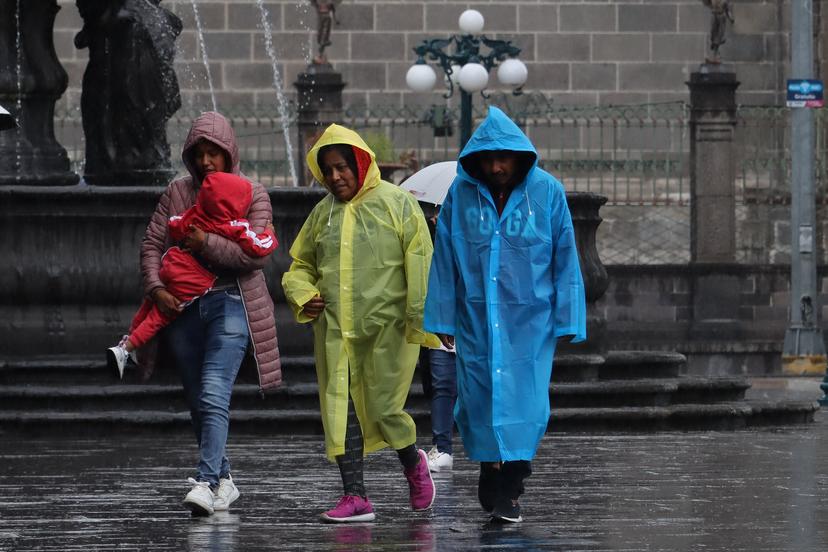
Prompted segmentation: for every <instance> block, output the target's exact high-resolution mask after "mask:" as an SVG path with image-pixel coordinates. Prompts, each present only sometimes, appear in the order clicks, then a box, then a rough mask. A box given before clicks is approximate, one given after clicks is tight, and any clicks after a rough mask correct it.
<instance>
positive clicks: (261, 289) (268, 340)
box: [138, 112, 282, 390]
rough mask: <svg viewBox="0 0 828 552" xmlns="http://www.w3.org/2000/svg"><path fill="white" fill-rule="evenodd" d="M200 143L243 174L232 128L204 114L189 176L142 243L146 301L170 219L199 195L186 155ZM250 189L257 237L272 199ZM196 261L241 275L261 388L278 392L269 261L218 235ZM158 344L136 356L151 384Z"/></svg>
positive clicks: (174, 186)
mask: <svg viewBox="0 0 828 552" xmlns="http://www.w3.org/2000/svg"><path fill="white" fill-rule="evenodd" d="M201 139H206V140H209V141H211V142H213V143H214V144H216V145H218V146H219V147H221V148H222V149H223V150H224V151H225V152H227V155H228V156H229V158H230V160H231V165H232V170H231V172H232V173H233V174H239V175H240V174H241V173H240V171H239V149H238V145H237V144H236V136H235V133H234V132H233V128H232V127H231V126H230V123H229V122H228V121H227V119H225V118H224V117H223V116H222V115H220V114H218V113H215V112H207V113H203V114H202V115H201V116H200V117H198V118H197V119H196V120H195V121H194V122H193V126H192V128H191V129H190V133H189V135H188V136H187V139H186V141H185V142H184V148H183V151H182V154H181V157H182V159H183V160H184V165H185V166H186V167H187V170H188V171H189V172H190V176H185V177H182V178H179V179H176V180H174V181H173V182H172V183H170V185H169V186H168V187H167V189H166V191H165V192H164V193H163V195H162V196H161V199H159V201H158V205H157V206H156V208H155V213H153V215H152V218H151V219H150V223H149V226H148V227H147V231H146V233H145V234H144V240H143V242H142V243H141V272H142V274H143V284H144V293H146V294H147V295H148V296H149V295H151V294H152V292H153V290H155V289H157V288H159V287H164V285H163V284H162V283H161V280H160V279H159V278H158V270H159V268H160V267H161V256H162V255H163V254H164V251H166V250H167V249H168V248H169V247H170V246H171V245H172V244H171V243H170V240H169V236H168V235H167V221H168V220H169V217H171V216H173V215H180V214H181V213H183V212H184V211H186V210H187V209H188V208H190V207H191V206H192V205H193V204H194V203H195V199H196V193H197V191H198V190H197V189H198V186H200V185H201V182H200V180H199V179H198V176H197V175H198V173H197V171H196V169H195V165H194V164H193V161H192V154H191V151H190V150H191V148H193V146H195V144H196V142H198V141H199V140H201ZM241 176H244V175H241ZM251 184H252V186H253V199H252V200H251V202H250V209H249V210H248V212H247V216H246V217H245V218H247V220H249V221H250V225H251V227H252V228H253V229H254V230H255V231H256V232H261V231H263V230H264V228H265V225H266V224H267V223H268V222H270V221H271V220H272V218H273V214H272V208H271V205H270V197H269V196H268V194H267V192H266V191H265V189H264V188H263V187H262V186H261V185H260V184H258V183H255V182H251ZM200 255H201V256H202V257H204V258H205V259H206V260H207V261H208V262H209V263H210V264H215V265H218V266H222V267H225V268H228V269H231V270H234V271H236V272H237V273H238V274H239V277H238V282H239V289H240V290H241V295H242V299H243V302H244V307H245V311H246V313H247V323H248V326H249V328H250V337H251V341H252V343H253V350H254V352H255V359H256V364H257V367H258V372H259V385H260V387H261V389H262V390H265V389H269V388H272V387H276V386H278V385H279V384H280V383H281V382H282V369H281V363H280V361H279V344H278V341H277V338H276V321H275V319H274V317H273V301H272V300H271V298H270V294H269V293H268V291H267V284H266V283H265V277H264V273H263V272H262V268H263V267H264V266H265V265H266V264H267V262H268V260H269V259H270V257H269V256H267V257H262V258H257V259H254V258H251V257H248V256H247V255H246V254H244V252H243V251H242V250H241V248H240V247H239V246H238V244H236V243H235V242H233V241H231V240H228V239H227V238H224V237H222V236H218V235H216V234H207V241H206V243H205V245H204V249H202V250H201V252H200ZM156 341H157V340H155V339H153V340H152V341H151V342H150V343H148V344H147V345H146V346H145V347H144V350H141V351H139V355H138V358H139V361H140V364H141V367H142V374H141V375H142V378H143V379H147V378H149V376H150V375H151V374H152V372H153V371H154V368H155V364H156V360H157V351H158V346H157V343H155V342H156Z"/></svg>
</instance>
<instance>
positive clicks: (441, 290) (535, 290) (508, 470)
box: [424, 107, 586, 522]
mask: <svg viewBox="0 0 828 552" xmlns="http://www.w3.org/2000/svg"><path fill="white" fill-rule="evenodd" d="M424 328H425V330H426V331H429V332H434V333H436V334H437V335H438V337H440V339H441V341H442V342H443V344H444V345H445V346H446V347H450V346H452V345H453V346H454V347H455V350H456V351H457V405H456V406H455V420H456V422H457V426H458V429H459V431H460V435H461V437H462V439H463V444H464V446H465V450H466V454H467V456H468V457H469V458H470V459H472V460H474V461H477V462H480V476H479V481H478V498H479V500H480V504H481V506H482V507H483V509H484V510H486V511H488V512H491V515H492V517H493V519H495V520H499V521H506V522H519V521H521V520H522V517H521V514H520V505H519V502H518V499H519V497H520V495H521V494H522V493H523V491H524V480H525V479H526V478H527V477H528V476H529V475H531V473H532V469H531V461H532V459H533V458H534V456H535V452H536V450H537V447H538V444H539V443H540V440H541V438H542V437H543V435H544V433H545V432H546V427H547V424H548V421H549V381H550V377H551V373H552V359H553V357H554V354H555V346H556V343H557V340H558V339H559V338H567V339H570V340H571V341H572V342H579V341H583V340H584V339H585V338H586V301H585V296H584V285H583V279H582V277H581V271H580V267H579V262H578V251H577V249H576V246H575V233H574V229H573V226H572V219H571V216H570V213H569V208H568V207H567V203H566V195H565V193H564V189H563V186H562V185H561V183H560V182H558V180H556V179H555V177H553V176H552V175H551V174H549V173H547V172H546V171H544V170H543V169H541V168H540V167H539V166H538V154H537V152H536V150H535V148H534V146H533V145H532V143H531V142H530V141H529V139H528V138H527V137H526V135H525V134H524V133H523V132H522V131H521V130H520V129H519V128H518V126H517V125H516V124H515V123H514V122H512V120H511V119H509V118H508V117H507V116H506V114H504V113H503V112H502V111H501V110H499V109H498V108H496V107H490V108H489V113H488V116H487V118H486V119H485V120H484V121H483V123H481V125H480V126H479V127H478V128H477V130H476V131H475V132H474V134H473V135H472V137H471V139H470V140H469V142H468V143H467V144H466V146H465V148H463V151H462V152H461V153H460V158H459V164H458V168H457V176H456V178H455V179H454V182H453V184H452V186H451V188H450V189H449V191H448V195H447V197H446V199H445V202H444V203H443V206H442V209H441V212H440V216H439V218H438V221H437V232H436V239H435V251H434V258H433V261H432V265H431V271H430V274H429V284H428V296H427V298H426V308H425V322H424Z"/></svg>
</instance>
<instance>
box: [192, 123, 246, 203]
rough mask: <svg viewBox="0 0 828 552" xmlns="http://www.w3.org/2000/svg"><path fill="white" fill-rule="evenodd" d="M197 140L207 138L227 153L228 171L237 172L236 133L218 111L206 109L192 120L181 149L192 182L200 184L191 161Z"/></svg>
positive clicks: (237, 151) (196, 184) (237, 150)
mask: <svg viewBox="0 0 828 552" xmlns="http://www.w3.org/2000/svg"><path fill="white" fill-rule="evenodd" d="M199 140H209V141H210V142H212V143H214V144H215V145H217V146H218V147H220V148H221V149H223V150H224V151H225V153H227V156H228V158H229V159H230V171H229V172H231V173H233V174H239V172H240V171H239V146H238V144H237V143H236V133H235V132H234V131H233V127H232V126H231V125H230V121H228V120H227V118H225V117H224V115H222V114H220V113H216V112H215V111H207V112H206V113H202V114H201V115H199V116H198V118H196V120H195V121H193V125H192V126H191V127H190V133H189V134H187V139H186V140H184V147H183V148H182V151H181V160H182V161H183V162H184V166H185V167H187V171H188V172H189V173H190V176H192V177H193V184H194V185H195V186H196V188H197V187H199V186H200V185H201V178H200V176H199V174H198V171H197V170H196V166H195V162H194V161H193V151H192V150H193V148H194V147H195V145H196V143H197V142H198V141H199Z"/></svg>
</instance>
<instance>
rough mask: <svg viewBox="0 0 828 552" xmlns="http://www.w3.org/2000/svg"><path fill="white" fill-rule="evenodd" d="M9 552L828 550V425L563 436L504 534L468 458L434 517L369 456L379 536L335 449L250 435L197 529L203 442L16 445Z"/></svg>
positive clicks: (382, 460)
mask: <svg viewBox="0 0 828 552" xmlns="http://www.w3.org/2000/svg"><path fill="white" fill-rule="evenodd" d="M2 442H3V445H2V452H1V453H0V456H1V457H2V465H3V478H2V479H0V493H2V496H3V500H2V502H0V550H3V551H6V550H9V551H11V550H15V551H18V550H19V551H47V550H61V551H72V550H84V551H88V550H153V551H163V550H215V551H256V550H282V551H286V550H418V551H428V550H479V549H486V550H505V549H513V550H647V551H656V550H660V551H665V552H666V551H670V552H674V551H685V550H706V551H728V552H738V551H750V552H759V551H774V552H776V551H791V552H793V551H796V552H808V551H814V552H817V551H824V550H826V549H828V416H826V414H825V413H824V412H822V413H818V414H817V422H816V423H815V424H811V425H808V426H797V427H786V428H768V429H758V430H749V431H735V432H690V433H679V432H674V433H646V434H576V433H564V434H550V435H547V437H546V438H545V439H544V441H543V445H542V448H541V451H540V453H539V456H538V460H537V461H536V462H535V464H534V475H533V476H532V478H531V479H530V480H529V481H530V485H529V490H528V493H527V494H526V495H524V498H523V499H522V505H523V510H524V517H525V519H526V521H525V522H524V523H523V524H520V525H517V526H506V527H504V526H497V525H490V524H488V523H487V518H486V516H485V515H484V514H483V512H482V510H480V508H479V506H478V505H477V500H476V494H475V493H476V491H475V489H476V488H475V484H476V477H477V471H476V466H475V465H474V464H473V463H471V462H470V461H468V460H466V459H465V458H464V457H463V453H462V448H460V449H459V450H457V451H456V461H455V469H454V472H453V473H451V474H450V475H440V476H438V477H436V482H437V485H438V497H437V500H436V503H435V506H434V509H433V511H432V512H429V513H413V512H411V511H410V510H409V509H408V507H407V488H406V484H405V481H404V479H403V477H402V475H401V473H400V468H399V467H398V461H397V459H396V455H395V454H393V453H392V452H389V451H384V452H380V453H378V454H374V455H372V456H371V457H369V461H368V463H367V466H366V467H367V469H366V471H367V481H366V483H367V485H368V491H369V496H370V497H371V499H372V500H373V502H374V505H375V510H376V512H377V519H376V521H375V522H374V523H370V524H360V525H352V526H331V525H324V524H322V523H319V522H318V520H317V515H318V513H319V512H320V511H322V510H323V509H326V508H328V507H330V506H331V505H333V503H334V502H335V499H336V498H337V496H336V495H337V491H338V490H339V478H338V472H337V470H336V468H335V466H333V465H330V464H327V462H326V460H325V459H324V456H323V446H322V440H321V437H319V436H314V435H309V436H293V437H289V436H280V437H275V438H272V439H269V438H261V437H253V436H234V437H233V438H232V442H231V444H230V446H229V452H230V457H231V460H232V461H233V462H234V469H233V474H234V477H235V478H236V480H237V483H238V485H239V488H240V490H241V493H242V495H241V498H240V499H239V500H238V502H236V503H235V504H234V507H233V508H232V510H231V511H230V512H229V513H224V514H217V515H215V516H213V517H209V518H191V517H190V515H189V513H188V512H187V511H186V510H184V509H183V508H182V507H181V505H180V501H181V499H182V498H183V497H184V494H185V493H186V491H187V485H186V478H187V477H188V476H190V475H192V471H191V465H192V463H193V461H194V458H195V454H196V450H195V446H194V444H193V442H192V439H191V438H190V436H189V435H183V434H173V435H163V436H160V437H157V438H153V437H146V436H142V437H136V436H116V437H112V438H101V439H95V440H73V439H71V438H69V436H64V437H63V438H60V439H55V438H52V439H45V438H38V439H26V438H25V437H22V436H15V435H4V436H3V440H2Z"/></svg>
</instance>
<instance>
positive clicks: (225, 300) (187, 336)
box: [166, 290, 250, 486]
mask: <svg viewBox="0 0 828 552" xmlns="http://www.w3.org/2000/svg"><path fill="white" fill-rule="evenodd" d="M238 293H239V292H238V290H230V291H214V292H211V293H208V294H207V295H205V296H203V297H201V298H199V299H196V301H195V302H193V303H192V304H190V305H189V306H188V307H187V308H185V309H184V312H183V313H181V315H179V317H178V318H177V319H176V320H175V321H173V322H172V323H171V324H170V325H169V326H168V327H167V329H166V336H167V342H168V343H169V347H170V350H171V352H172V355H173V358H174V360H175V363H176V365H177V366H178V372H179V374H180V376H181V382H182V383H183V385H184V393H185V395H186V397H187V403H188V404H189V405H190V419H191V420H192V424H193V430H194V431H195V435H196V440H197V441H198V447H199V462H198V472H197V474H196V480H197V481H207V482H209V483H210V485H211V486H216V485H218V483H219V478H220V477H223V478H226V477H227V476H228V475H229V474H230V461H229V460H227V456H226V455H225V453H224V449H225V445H226V444H227V432H228V429H229V426H230V395H231V394H232V392H233V383H234V382H235V381H236V376H237V375H238V373H239V367H240V366H241V362H242V359H243V358H244V354H245V352H246V350H247V342H248V339H249V334H250V331H249V329H248V326H247V316H246V315H245V312H244V304H243V303H242V300H241V296H239V294H238Z"/></svg>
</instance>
